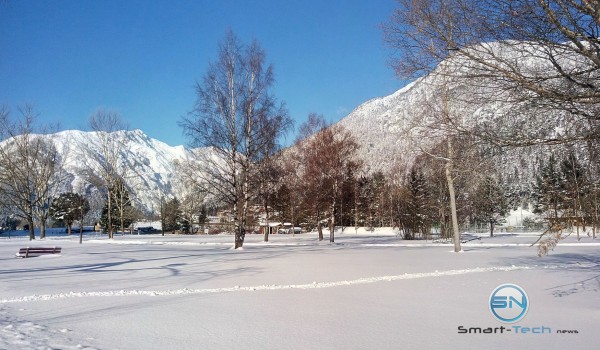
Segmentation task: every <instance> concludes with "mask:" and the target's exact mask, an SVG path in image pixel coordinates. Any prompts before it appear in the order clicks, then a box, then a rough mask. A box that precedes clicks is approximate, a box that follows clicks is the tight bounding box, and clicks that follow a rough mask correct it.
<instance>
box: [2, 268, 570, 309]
mask: <svg viewBox="0 0 600 350" xmlns="http://www.w3.org/2000/svg"><path fill="white" fill-rule="evenodd" d="M537 268H543V269H557V268H560V266H558V265H544V266H543V267H538V266H537V265H533V266H531V265H520V266H517V265H511V266H501V267H476V268H471V269H460V270H446V271H434V272H420V273H405V274H402V275H391V276H379V277H366V278H358V279H354V280H344V281H333V282H312V283H307V284H270V285H258V286H247V287H243V286H234V287H225V288H205V289H188V288H182V289H173V290H171V289H169V290H162V291H161V290H136V289H132V290H113V291H98V292H93V291H92V292H85V291H82V292H73V291H71V292H66V293H56V294H41V295H29V296H23V297H18V298H5V299H0V304H9V303H24V302H32V301H48V300H57V299H74V298H90V297H129V296H157V297H160V296H178V295H194V294H218V293H234V292H255V291H276V290H289V289H323V288H334V287H342V286H353V285H362V284H372V283H379V282H391V281H398V280H410V279H418V278H430V277H443V276H457V275H466V274H475V273H483V272H498V271H517V270H533V269H537Z"/></svg>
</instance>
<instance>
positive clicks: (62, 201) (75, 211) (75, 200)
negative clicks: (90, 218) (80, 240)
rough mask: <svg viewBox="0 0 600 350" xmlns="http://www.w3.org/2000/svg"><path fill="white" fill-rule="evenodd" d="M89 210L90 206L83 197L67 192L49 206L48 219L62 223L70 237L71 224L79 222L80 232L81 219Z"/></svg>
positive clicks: (81, 227) (81, 226) (81, 228)
mask: <svg viewBox="0 0 600 350" xmlns="http://www.w3.org/2000/svg"><path fill="white" fill-rule="evenodd" d="M89 210H90V204H89V202H88V200H87V199H85V198H84V197H83V196H81V195H79V194H77V193H73V192H67V193H62V194H61V195H59V196H58V197H57V198H55V199H54V200H53V201H52V204H51V205H50V217H52V218H53V219H54V220H57V221H62V222H64V223H65V225H67V232H68V234H69V235H71V229H72V227H73V223H74V222H75V221H76V220H79V221H80V223H79V226H80V231H81V230H83V217H84V216H85V214H87V212H88V211H89Z"/></svg>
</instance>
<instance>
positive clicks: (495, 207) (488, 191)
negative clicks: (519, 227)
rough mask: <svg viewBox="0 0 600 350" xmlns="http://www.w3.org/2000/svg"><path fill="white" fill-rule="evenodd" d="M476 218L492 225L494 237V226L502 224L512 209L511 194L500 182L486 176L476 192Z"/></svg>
mask: <svg viewBox="0 0 600 350" xmlns="http://www.w3.org/2000/svg"><path fill="white" fill-rule="evenodd" d="M473 201H474V206H473V207H474V209H475V218H476V220H478V221H481V222H485V223H487V224H489V225H490V237H494V226H495V225H497V224H499V223H501V222H502V221H503V218H504V217H505V216H506V214H508V212H509V211H510V209H511V202H510V200H509V193H507V192H505V190H504V188H503V187H502V186H501V185H500V183H499V182H498V180H496V179H495V178H494V177H491V176H486V177H485V178H484V179H483V181H482V182H481V183H480V184H479V186H478V187H477V188H476V190H475V196H474V200H473Z"/></svg>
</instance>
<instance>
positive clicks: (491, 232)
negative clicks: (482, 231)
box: [490, 221, 494, 237]
mask: <svg viewBox="0 0 600 350" xmlns="http://www.w3.org/2000/svg"><path fill="white" fill-rule="evenodd" d="M490 237H494V223H493V222H491V221H490Z"/></svg>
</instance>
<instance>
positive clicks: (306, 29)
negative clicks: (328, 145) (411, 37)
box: [0, 0, 404, 145]
mask: <svg viewBox="0 0 600 350" xmlns="http://www.w3.org/2000/svg"><path fill="white" fill-rule="evenodd" d="M394 7H395V2H394V0H362V1H359V0H326V1H324V0H300V1H276V0H265V1H259V0H257V1H251V0H248V1H241V0H239V1H237V0H222V1H219V0H214V1H208V0H207V1H173V0H171V1H159V0H146V1H133V0H118V1H113V0H104V1H92V0H73V1H66V0H56V1H41V0H8V1H6V2H0V104H3V105H7V106H9V107H10V108H11V110H12V111H15V110H16V108H17V107H18V106H19V105H23V104H25V103H31V104H33V106H34V107H35V109H36V111H37V112H38V113H39V114H40V117H39V119H40V122H42V123H55V122H59V123H60V127H61V129H82V130H86V128H87V119H88V117H89V116H90V114H92V113H93V112H94V111H95V110H97V109H98V108H108V109H114V110H117V111H118V112H120V113H121V115H122V116H123V119H124V120H125V121H126V122H127V123H128V125H129V128H130V129H141V130H143V131H144V132H146V133H147V134H148V135H149V136H151V137H154V138H157V139H159V140H162V141H164V142H166V143H168V144H170V145H179V144H185V143H186V140H185V139H184V137H183V136H182V132H181V129H180V128H179V127H178V126H177V122H178V121H179V120H180V118H181V116H183V115H185V114H186V113H188V112H189V111H190V110H191V109H192V107H193V105H194V102H195V92H194V87H193V86H194V82H195V81H196V80H199V79H200V78H201V77H202V75H203V74H204V73H205V72H206V68H207V66H208V63H209V61H211V60H214V59H215V58H216V55H217V45H218V42H219V41H220V40H221V39H222V38H223V37H224V35H225V32H226V31H227V30H228V29H232V30H233V31H234V32H235V33H236V34H237V35H238V36H239V37H240V38H241V39H242V40H243V41H244V42H249V41H250V40H251V39H253V38H255V39H257V40H258V41H259V42H260V44H261V45H262V46H263V48H264V49H265V51H266V54H267V61H268V62H270V63H272V64H273V66H274V69H275V76H276V84H275V86H274V89H273V93H274V95H275V96H276V97H277V98H278V99H280V100H282V101H285V102H286V104H287V106H288V109H289V112H290V115H291V116H292V118H293V119H294V120H295V123H296V126H298V125H299V124H301V123H302V122H303V121H304V120H306V117H307V115H308V113H310V112H316V113H320V114H323V115H324V116H325V117H326V118H327V119H328V120H329V121H332V122H334V121H337V120H339V119H340V118H342V117H344V116H345V115H346V114H348V113H349V112H350V111H352V109H354V108H355V107H356V106H358V105H359V104H361V103H362V102H365V101H367V100H368V99H371V98H374V97H378V96H384V95H388V94H390V93H392V92H394V91H396V90H397V89H399V88H400V87H402V86H403V85H404V83H403V82H402V81H399V80H398V79H397V78H396V77H395V76H394V73H393V71H392V69H391V68H390V67H389V66H388V64H387V62H388V57H389V50H388V49H387V48H386V47H385V45H384V44H383V42H382V34H381V30H380V28H379V25H380V24H381V23H382V22H384V21H385V20H386V19H387V18H388V17H389V16H390V15H391V13H392V11H393V9H394ZM290 138H293V135H292V136H290Z"/></svg>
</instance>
